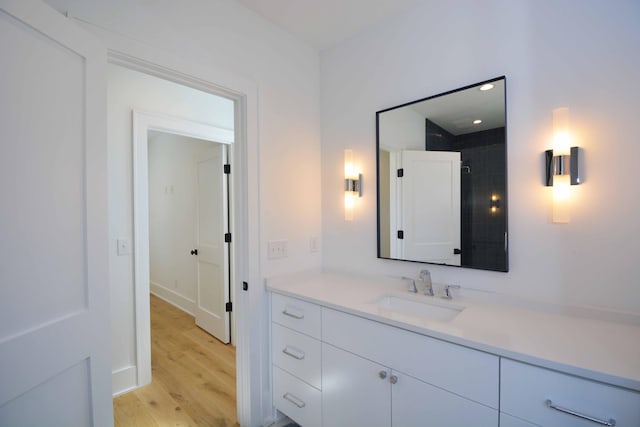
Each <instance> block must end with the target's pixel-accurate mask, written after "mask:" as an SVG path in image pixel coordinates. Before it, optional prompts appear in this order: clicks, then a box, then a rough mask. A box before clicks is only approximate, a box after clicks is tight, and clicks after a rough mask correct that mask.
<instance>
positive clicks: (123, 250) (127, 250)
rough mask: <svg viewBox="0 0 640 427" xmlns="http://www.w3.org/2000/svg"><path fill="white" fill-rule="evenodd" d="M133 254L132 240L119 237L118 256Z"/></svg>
mask: <svg viewBox="0 0 640 427" xmlns="http://www.w3.org/2000/svg"><path fill="white" fill-rule="evenodd" d="M130 254H131V240H129V239H124V238H123V239H118V256H123V255H130Z"/></svg>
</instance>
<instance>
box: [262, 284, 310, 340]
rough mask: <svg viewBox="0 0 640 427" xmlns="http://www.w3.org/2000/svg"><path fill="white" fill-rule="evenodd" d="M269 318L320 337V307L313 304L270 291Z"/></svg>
mask: <svg viewBox="0 0 640 427" xmlns="http://www.w3.org/2000/svg"><path fill="white" fill-rule="evenodd" d="M271 320H272V321H273V322H276V323H279V324H280V325H283V326H286V327H288V328H291V329H294V330H296V331H298V332H302V333H303V334H307V335H309V336H312V337H314V338H317V339H320V307H319V306H317V305H315V304H311V303H308V302H306V301H302V300H299V299H296V298H291V297H286V296H284V295H280V294H275V293H272V294H271Z"/></svg>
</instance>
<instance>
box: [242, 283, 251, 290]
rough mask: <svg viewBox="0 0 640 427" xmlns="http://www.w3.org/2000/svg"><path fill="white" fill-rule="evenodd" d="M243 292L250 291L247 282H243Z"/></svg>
mask: <svg viewBox="0 0 640 427" xmlns="http://www.w3.org/2000/svg"><path fill="white" fill-rule="evenodd" d="M242 290H243V291H248V290H249V284H248V283H247V282H242Z"/></svg>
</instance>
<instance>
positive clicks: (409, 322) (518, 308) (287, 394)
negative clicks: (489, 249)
mask: <svg viewBox="0 0 640 427" xmlns="http://www.w3.org/2000/svg"><path fill="white" fill-rule="evenodd" d="M267 288H268V290H269V291H270V302H271V361H272V368H273V371H272V372H273V404H274V407H275V408H276V409H278V410H279V411H281V412H282V413H284V414H286V415H287V416H289V417H290V418H292V419H293V420H295V421H296V422H298V423H299V424H301V425H302V426H305V427H307V426H308V427H311V426H325V427H339V426H402V427H408V426H425V425H434V426H445V425H446V426H449V427H455V426H459V427H463V426H474V427H484V426H495V427H497V426H501V427H525V426H548V427H552V426H562V427H590V426H596V425H605V426H607V425H609V426H613V425H616V426H619V427H620V426H628V427H637V426H640V321H639V319H637V318H635V317H633V316H629V315H623V314H616V313H602V312H595V311H588V310H582V311H581V310H578V309H575V308H569V307H559V306H554V305H549V304H540V303H534V302H527V301H522V300H514V299H509V298H508V297H505V296H498V295H495V294H488V293H484V292H479V291H473V290H468V289H460V290H456V291H455V292H454V293H453V299H452V300H444V299H442V298H440V297H439V294H438V292H436V296H433V297H431V296H426V295H422V294H420V293H418V294H412V293H409V292H408V291H407V290H406V289H407V286H406V282H403V281H402V280H400V279H394V278H362V277H351V276H346V275H340V274H327V273H317V274H305V275H301V276H291V277H288V278H278V279H273V280H268V282H267Z"/></svg>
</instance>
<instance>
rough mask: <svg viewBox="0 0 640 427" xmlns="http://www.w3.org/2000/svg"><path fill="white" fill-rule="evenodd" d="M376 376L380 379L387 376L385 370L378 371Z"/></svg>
mask: <svg viewBox="0 0 640 427" xmlns="http://www.w3.org/2000/svg"><path fill="white" fill-rule="evenodd" d="M378 376H379V377H380V379H381V380H383V379H385V378H387V371H380V372H378Z"/></svg>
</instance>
